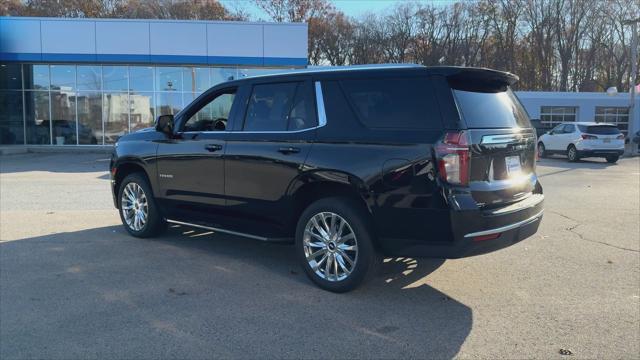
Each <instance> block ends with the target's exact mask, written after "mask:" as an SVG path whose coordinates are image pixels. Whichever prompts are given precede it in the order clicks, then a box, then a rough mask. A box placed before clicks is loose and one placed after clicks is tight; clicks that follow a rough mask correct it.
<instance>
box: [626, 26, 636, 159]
mask: <svg viewBox="0 0 640 360" xmlns="http://www.w3.org/2000/svg"><path fill="white" fill-rule="evenodd" d="M639 22H640V18H636V19H632V20H624V21H623V22H622V24H623V25H631V74H630V75H631V78H630V79H629V86H630V87H631V89H630V90H631V96H629V126H628V127H627V130H628V131H627V134H628V136H629V138H630V139H633V136H634V135H635V133H636V131H638V130H640V120H638V119H636V106H635V105H636V79H637V77H638V23H639ZM629 145H630V146H628V147H627V148H628V152H627V154H629V155H632V154H633V152H634V148H635V147H636V145H635V144H634V143H633V142H631V141H630V142H629Z"/></svg>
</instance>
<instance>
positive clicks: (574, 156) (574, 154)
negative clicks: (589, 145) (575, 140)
mask: <svg viewBox="0 0 640 360" xmlns="http://www.w3.org/2000/svg"><path fill="white" fill-rule="evenodd" d="M567 158H568V159H569V161H571V162H574V161H578V160H580V157H579V156H578V149H576V147H575V146H573V145H569V147H568V148H567Z"/></svg>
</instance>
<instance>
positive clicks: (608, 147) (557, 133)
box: [538, 122, 624, 163]
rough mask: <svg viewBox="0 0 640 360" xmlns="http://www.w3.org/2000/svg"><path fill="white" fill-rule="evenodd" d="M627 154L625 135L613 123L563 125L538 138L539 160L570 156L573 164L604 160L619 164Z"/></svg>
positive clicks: (572, 123)
mask: <svg viewBox="0 0 640 360" xmlns="http://www.w3.org/2000/svg"><path fill="white" fill-rule="evenodd" d="M623 153H624V134H622V133H621V132H620V129H618V128H617V127H616V126H615V125H613V124H605V123H594V122H569V123H562V124H560V125H558V126H556V127H554V128H553V129H551V131H549V132H547V133H546V134H543V135H542V136H540V138H539V139H538V157H541V158H543V157H546V156H548V155H551V154H566V155H567V158H569V161H578V160H580V158H583V157H603V158H605V159H607V162H609V163H615V162H616V161H618V158H619V157H620V156H621V155H622V154H623Z"/></svg>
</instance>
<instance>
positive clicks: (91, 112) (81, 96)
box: [77, 91, 103, 145]
mask: <svg viewBox="0 0 640 360" xmlns="http://www.w3.org/2000/svg"><path fill="white" fill-rule="evenodd" d="M77 102H78V143H79V144H86V145H96V144H97V145H101V144H102V133H103V132H102V95H101V93H100V92H94V91H92V92H78V97H77Z"/></svg>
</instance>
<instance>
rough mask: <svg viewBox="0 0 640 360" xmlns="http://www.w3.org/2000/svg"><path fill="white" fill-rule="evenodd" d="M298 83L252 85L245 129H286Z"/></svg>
mask: <svg viewBox="0 0 640 360" xmlns="http://www.w3.org/2000/svg"><path fill="white" fill-rule="evenodd" d="M297 85H298V83H295V82H291V83H281V84H260V85H255V86H254V87H253V91H252V93H251V96H250V97H249V104H248V106H247V114H246V116H245V120H244V130H245V131H286V130H287V127H288V118H289V112H290V111H291V108H292V106H293V102H294V97H295V93H296V87H297Z"/></svg>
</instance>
